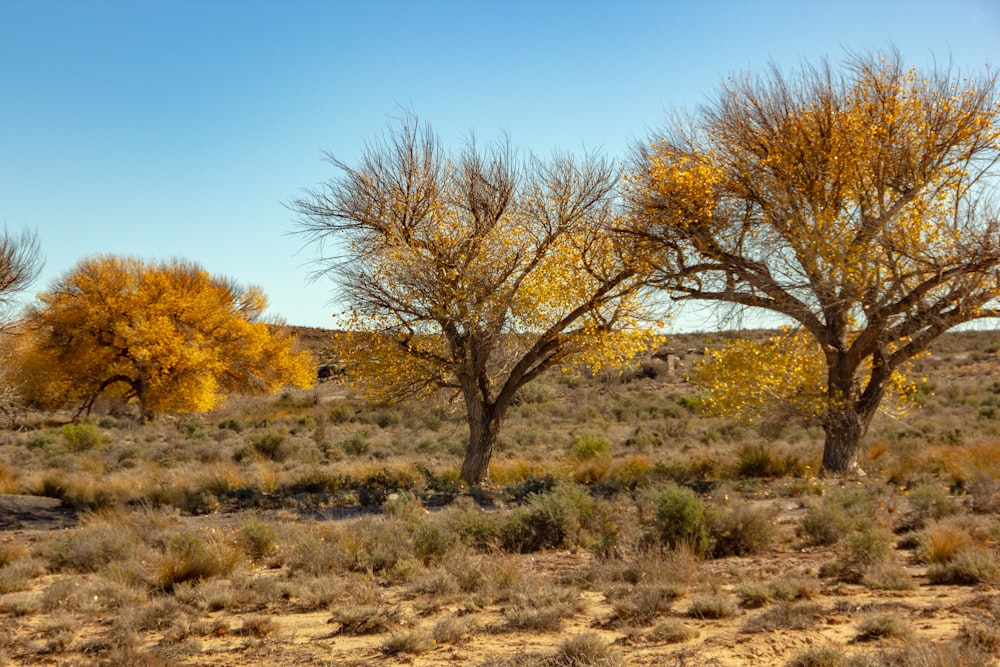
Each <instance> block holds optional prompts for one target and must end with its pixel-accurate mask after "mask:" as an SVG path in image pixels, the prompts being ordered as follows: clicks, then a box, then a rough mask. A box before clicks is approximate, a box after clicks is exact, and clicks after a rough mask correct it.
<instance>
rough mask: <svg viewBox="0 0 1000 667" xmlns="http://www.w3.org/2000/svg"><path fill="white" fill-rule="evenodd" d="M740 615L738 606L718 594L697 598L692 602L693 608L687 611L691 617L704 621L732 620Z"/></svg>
mask: <svg viewBox="0 0 1000 667" xmlns="http://www.w3.org/2000/svg"><path fill="white" fill-rule="evenodd" d="M738 613H739V608H738V607H737V606H736V603H734V602H733V600H732V599H730V598H728V597H726V596H724V595H719V594H718V593H716V594H713V595H707V596H704V597H700V598H695V599H694V600H692V601H691V606H690V607H688V610H687V615H688V616H689V617H691V618H699V619H702V620H706V619H710V620H718V619H720V618H730V617H732V616H735V615H736V614H738Z"/></svg>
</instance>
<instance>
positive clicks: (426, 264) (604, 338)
mask: <svg viewBox="0 0 1000 667" xmlns="http://www.w3.org/2000/svg"><path fill="white" fill-rule="evenodd" d="M331 161H332V163H333V164H334V166H335V167H337V168H338V170H339V171H340V172H341V175H340V177H339V178H338V179H336V180H334V181H331V182H330V183H329V184H327V186H326V187H325V188H323V189H320V190H316V191H312V192H309V193H308V196H307V197H304V198H301V199H298V200H296V201H295V202H293V204H292V207H293V208H294V209H295V210H296V211H297V212H298V213H299V216H300V230H301V232H302V233H304V234H305V235H306V236H307V237H308V238H310V239H311V240H313V241H315V242H318V243H323V242H324V241H332V242H335V243H336V244H337V249H338V253H339V254H338V255H336V256H334V257H331V258H326V259H323V260H321V262H322V265H321V266H322V268H321V271H322V272H325V273H329V274H330V275H332V276H333V277H334V278H335V279H336V281H337V283H338V284H339V285H340V287H341V289H342V297H343V299H344V302H345V303H347V304H349V305H350V310H349V312H348V314H347V316H346V317H345V319H344V323H343V326H344V328H345V329H347V330H348V331H349V332H350V333H349V334H348V335H347V336H346V337H345V338H346V340H348V341H350V344H349V345H347V355H348V356H349V357H350V360H351V361H352V362H353V363H352V376H353V377H354V378H355V379H356V380H357V381H359V382H360V384H361V385H362V386H363V388H364V389H365V390H366V391H367V393H368V394H369V396H371V397H373V398H378V399H395V398H404V397H410V396H414V395H417V394H419V393H422V392H433V391H437V390H440V389H444V390H448V391H451V392H454V393H456V394H458V395H459V396H461V397H462V399H463V401H464V403H465V409H466V418H467V421H468V424H469V441H468V447H467V449H466V456H465V461H464V463H463V465H462V477H463V478H464V479H465V480H466V481H467V482H468V483H469V484H473V485H475V484H479V483H481V482H482V481H483V480H485V479H486V477H487V474H488V472H489V465H490V460H491V458H492V456H493V450H494V446H495V445H496V441H497V436H498V434H499V431H500V426H501V424H502V423H503V420H504V417H505V415H506V413H507V410H508V408H509V407H510V406H511V404H512V402H513V399H514V396H515V394H516V393H517V391H518V389H520V388H521V387H522V386H524V385H525V384H526V383H528V382H531V381H532V380H534V379H535V378H537V377H539V376H540V375H541V374H543V373H545V372H546V371H548V370H550V369H552V368H556V367H559V366H564V365H566V364H573V363H581V362H582V363H589V364H590V365H592V366H600V365H602V364H605V363H619V362H621V361H623V360H625V359H628V358H630V357H631V356H632V355H633V354H634V353H635V352H636V351H637V350H639V349H640V348H641V347H643V346H644V345H646V344H648V340H647V335H648V332H647V330H646V329H645V328H644V316H645V313H646V308H645V304H644V302H643V299H642V295H641V293H640V289H641V287H642V282H641V279H640V277H639V276H638V275H637V274H636V272H635V271H634V269H633V267H632V265H631V264H630V263H629V261H630V260H629V258H630V257H632V248H629V247H624V244H626V243H631V239H626V238H625V237H615V236H614V235H612V234H610V233H609V232H610V230H611V229H612V228H613V227H615V226H617V225H620V224H621V222H620V219H619V210H618V209H619V206H618V198H617V192H616V180H617V176H616V169H615V167H614V166H613V165H612V164H610V163H609V162H606V161H603V160H598V159H594V158H588V159H585V160H583V161H579V162H578V161H575V160H573V159H571V158H569V157H564V156H558V157H556V158H554V159H553V160H552V161H550V162H542V161H540V160H536V159H534V158H529V159H528V160H526V161H525V162H523V163H522V162H520V161H519V160H517V159H516V157H515V156H514V154H513V153H512V151H511V150H510V148H509V146H508V145H507V144H506V143H505V142H502V143H498V144H496V145H494V146H492V147H491V149H490V150H489V151H487V152H485V153H481V152H479V151H478V150H477V149H476V147H475V145H473V144H471V142H470V145H468V146H467V148H466V150H465V151H463V152H462V154H461V155H459V156H452V155H447V154H445V153H444V152H443V151H442V149H441V147H440V144H439V141H438V139H437V138H436V137H435V136H434V135H433V134H432V133H431V132H430V130H429V129H428V128H426V127H424V128H421V127H420V126H419V124H418V123H417V121H416V119H415V118H414V117H413V116H412V115H407V116H406V117H405V118H403V119H402V121H401V123H400V126H399V127H398V128H394V129H392V130H391V131H390V132H389V133H388V135H387V137H386V139H385V140H384V141H381V142H378V143H374V144H370V145H368V146H367V148H366V150H365V152H364V154H363V157H362V159H361V162H360V165H359V166H357V167H350V166H348V165H346V164H344V163H342V162H340V161H338V160H336V159H333V158H331Z"/></svg>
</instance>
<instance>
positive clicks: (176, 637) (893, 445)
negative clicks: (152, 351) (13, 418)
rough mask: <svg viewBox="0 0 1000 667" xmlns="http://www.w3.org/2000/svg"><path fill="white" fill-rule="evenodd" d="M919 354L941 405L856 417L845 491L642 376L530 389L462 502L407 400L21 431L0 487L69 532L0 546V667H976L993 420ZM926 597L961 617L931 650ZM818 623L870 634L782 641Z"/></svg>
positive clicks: (3, 455) (447, 415)
mask: <svg viewBox="0 0 1000 667" xmlns="http://www.w3.org/2000/svg"><path fill="white" fill-rule="evenodd" d="M970 340H974V339H970ZM692 341H693V342H691V343H690V344H687V343H686V344H685V345H686V347H690V348H692V349H698V348H700V347H701V346H703V345H705V344H706V341H705V340H704V337H700V338H695V339H692ZM692 356H697V355H696V354H694V353H693V354H692ZM970 358H971V357H970ZM976 359H977V361H976V362H975V363H977V364H980V365H981V367H982V369H984V370H983V374H982V376H981V377H982V378H992V377H993V376H995V375H997V374H998V372H1000V363H998V364H993V359H992V357H988V358H987V357H982V358H978V357H977V358H976ZM922 363H924V364H925V367H924V368H922V370H921V372H922V373H926V374H927V375H928V376H930V377H931V380H930V382H929V384H936V387H937V389H936V390H932V389H926V391H925V394H926V397H925V403H926V408H925V410H924V411H922V412H917V413H914V415H913V416H912V417H911V418H909V419H908V420H906V421H905V422H899V421H885V422H880V421H876V423H875V424H874V425H873V427H872V434H871V442H872V443H874V445H877V446H873V447H872V448H871V450H870V453H871V454H873V455H872V456H871V457H870V458H866V459H865V461H864V462H863V465H864V466H865V468H866V470H867V471H868V477H867V479H866V480H864V481H839V480H829V479H819V478H817V477H816V476H815V474H814V473H813V472H812V471H814V470H815V469H816V464H817V460H816V459H817V457H818V452H819V447H820V443H821V439H822V433H821V432H820V431H818V430H817V429H810V428H805V427H799V426H796V425H791V424H790V425H787V426H786V427H785V428H784V429H782V430H780V431H779V432H777V433H775V432H773V431H769V432H768V433H766V434H765V433H763V432H762V431H759V430H757V429H755V428H754V427H752V426H751V427H748V426H743V425H735V424H731V423H728V422H725V421H724V420H719V419H712V418H707V417H704V416H701V415H698V414H697V413H696V412H694V411H693V410H692V406H693V405H694V403H695V399H694V397H693V396H692V389H693V388H692V387H691V386H690V385H688V384H686V383H683V382H682V381H681V377H679V376H678V377H674V378H669V377H667V376H666V375H657V376H655V377H651V376H650V375H649V374H648V373H647V371H648V370H651V369H652V367H650V369H646V370H644V371H642V372H639V371H638V370H636V371H635V372H631V373H625V374H623V375H618V374H617V373H614V374H599V375H598V376H596V377H589V376H587V375H585V374H579V375H578V374H572V373H571V374H567V375H566V376H561V377H551V378H543V379H542V380H540V381H539V383H538V384H537V386H534V387H532V390H531V391H530V392H527V393H526V394H525V396H523V397H519V402H518V405H517V406H515V407H514V409H513V410H512V412H511V414H510V415H509V418H508V422H507V424H506V425H505V431H504V434H503V436H502V442H501V448H500V451H499V452H498V455H497V459H496V463H495V466H494V468H493V477H492V479H491V483H490V484H489V485H487V486H486V487H485V488H483V489H479V490H475V491H473V492H470V491H469V490H468V489H466V488H465V487H464V486H463V484H462V483H461V481H460V480H459V478H458V474H457V469H458V464H459V462H460V459H461V453H462V448H463V446H464V443H463V437H464V435H463V427H462V422H461V416H460V414H456V413H453V412H449V411H448V410H447V409H442V407H441V406H440V405H437V404H433V403H430V402H428V403H421V402H413V403H410V404H407V405H404V406H399V407H387V406H372V405H367V404H365V403H364V402H362V401H360V400H357V399H354V398H351V397H348V398H343V395H342V393H341V390H340V389H339V388H338V389H336V390H333V389H331V391H330V393H329V394H325V393H324V391H325V390H316V391H313V392H304V393H292V394H289V395H288V396H283V397H276V398H260V399H241V400H239V401H234V402H232V403H231V404H230V405H228V406H226V407H224V408H223V409H221V410H219V411H218V412H216V413H212V414H209V415H205V416H204V417H201V418H198V419H193V420H189V419H180V420H175V421H167V420H163V421H159V422H154V423H152V424H145V425H136V424H131V423H128V422H127V421H123V420H112V419H101V420H99V421H94V422H90V423H87V424H86V425H85V428H82V429H70V430H68V431H66V432H64V431H63V428H62V427H63V424H62V423H61V422H59V421H58V419H59V417H58V416H54V417H53V416H44V417H38V418H36V419H37V421H35V422H32V424H31V425H30V427H29V429H30V430H26V431H9V432H8V431H5V432H0V437H2V438H3V441H2V443H3V446H2V447H0V492H3V491H8V492H15V493H24V492H29V493H44V494H47V495H50V496H52V497H56V498H59V499H61V500H62V501H63V503H64V505H63V508H62V509H60V510H59V512H63V513H64V514H63V516H65V517H67V518H68V520H69V525H68V526H67V527H61V528H53V529H51V530H49V529H46V530H35V531H28V532H24V533H22V532H14V531H6V532H2V533H0V664H3V661H4V660H6V662H7V663H10V664H20V663H25V664H27V663H31V662H32V661H34V662H41V661H46V660H47V661H49V662H51V663H53V664H108V665H111V664H140V665H141V664H151V665H157V664H165V662H166V661H170V664H171V665H172V666H181V665H189V664H190V665H194V664H205V663H206V662H210V661H211V660H212V659H216V658H218V657H219V656H225V658H224V659H225V660H229V661H230V662H241V663H245V664H279V665H288V664H291V663H292V662H293V661H296V660H298V661H300V663H301V664H307V663H309V662H310V661H311V662H313V663H316V664H319V663H320V662H323V661H326V663H329V662H330V661H331V660H334V661H337V660H339V661H340V662H341V663H343V664H352V663H351V661H352V660H353V661H355V663H354V664H360V663H357V660H358V659H359V658H357V657H356V655H354V654H350V653H348V652H347V651H348V649H346V648H341V647H343V646H347V645H348V644H350V645H352V646H363V647H365V648H364V649H363V651H367V653H364V656H366V657H364V658H360V660H400V661H412V662H413V664H416V665H421V664H425V662H434V663H435V664H437V662H438V661H440V660H449V661H452V662H455V664H462V663H464V664H492V665H501V664H505V665H507V664H509V665H515V664H516V665H544V666H545V667H557V666H560V665H570V664H573V665H584V664H601V665H616V664H626V662H628V663H629V664H634V663H643V662H649V661H650V660H652V658H651V657H650V656H656V659H657V660H662V661H667V662H671V664H672V663H673V662H680V661H682V658H683V660H686V661H687V664H691V665H697V664H710V661H712V660H714V661H716V664H741V662H740V661H741V660H744V661H745V660H746V657H745V656H743V657H740V656H739V654H738V653H737V650H738V648H739V647H740V646H744V645H745V644H744V643H745V642H750V643H752V642H757V641H764V640H763V639H761V638H760V637H757V635H760V636H761V637H767V636H768V635H774V636H778V635H780V636H781V637H782V638H785V637H788V641H787V645H786V646H785V649H784V653H782V655H781V657H780V661H779V664H786V663H787V664H795V665H818V666H822V665H847V664H853V665H862V664H870V665H876V664H886V665H888V664H894V665H920V664H928V665H929V664H942V665H944V664H956V665H959V664H963V665H964V664H986V663H985V662H979V663H975V662H969V661H966V662H961V661H960V660H959V659H958V658H956V657H955V656H957V655H959V654H960V650H959V649H960V648H962V647H964V649H965V652H966V654H967V655H971V656H984V655H989V654H993V655H996V654H997V653H998V649H997V646H998V645H1000V642H998V640H997V634H998V633H997V630H996V627H998V623H1000V613H998V618H993V617H991V616H989V614H990V613H992V612H989V610H990V609H992V608H993V606H991V605H992V603H990V602H989V601H988V600H987V601H985V602H983V605H985V606H982V607H979V606H974V605H972V604H971V603H970V604H969V605H968V606H963V604H962V600H965V599H967V598H972V597H975V596H979V598H982V599H984V600H985V598H983V596H985V595H987V593H988V592H989V591H991V590H992V589H989V588H988V586H990V585H993V584H995V583H997V582H998V581H1000V560H998V557H997V548H996V541H997V538H998V537H1000V534H998V532H997V530H996V529H995V525H996V514H997V512H998V511H1000V485H998V483H997V482H996V475H997V474H998V473H1000V463H998V461H1000V453H998V452H1000V447H998V446H997V445H996V444H995V433H994V430H997V425H996V424H995V423H994V422H995V421H996V420H993V419H991V418H987V417H981V416H977V414H978V413H979V411H980V408H982V407H983V406H984V405H986V404H988V403H989V401H993V402H994V403H996V395H997V394H996V392H994V391H993V390H992V388H991V387H992V383H993V382H994V381H993V380H992V379H989V380H988V381H987V380H985V379H975V378H973V376H971V375H969V365H966V366H963V367H962V368H963V371H962V374H961V375H960V374H958V373H954V374H950V371H949V368H948V366H947V362H946V361H944V360H941V361H937V360H936V359H934V358H933V357H932V358H931V359H930V360H923V361H922ZM653 370H655V369H653ZM661 371H662V369H661ZM986 371H989V372H986ZM995 371H996V372H995ZM659 372H660V371H657V373H659ZM970 378H971V379H970ZM67 433H68V434H69V435H68V437H67V435H66V434H67ZM928 443H932V444H930V445H928ZM74 512H75V514H74ZM77 517H79V518H81V519H82V520H81V521H80V523H79V524H74V523H72V521H73V520H75V518H77ZM904 545H907V546H908V548H909V549H912V551H901V550H900V548H901V547H902V546H904ZM823 563H827V565H823ZM791 564H793V565H791ZM820 573H822V574H823V575H829V576H828V577H826V578H820V577H819V576H818V575H819V574H820ZM925 575H926V577H927V581H929V585H921V586H920V587H919V588H914V586H915V582H917V581H924V579H923V577H924V576H925ZM953 584H962V585H977V586H978V587H977V588H966V589H962V590H960V591H958V592H955V590H954V589H953V588H952V585H953ZM982 585H986V586H987V587H982ZM939 596H951V597H948V598H947V599H948V602H947V609H954V610H961V611H960V612H959V611H956V612H955V613H956V614H959V613H960V614H961V615H962V622H963V623H964V625H963V626H962V627H963V629H962V630H961V631H960V632H958V633H957V635H956V636H940V635H939V634H936V635H934V639H935V643H934V644H930V643H926V642H924V641H923V639H924V638H926V636H927V635H928V633H929V632H931V631H932V630H928V628H934V627H935V626H936V625H940V624H937V623H936V621H937V620H939V619H941V618H943V614H944V612H943V611H942V610H943V609H945V604H946V603H944V602H940V599H941V598H940V597H939ZM963 596H964V597H963ZM897 597H898V598H900V599H903V600H905V601H906V604H910V605H913V607H914V609H917V608H920V609H921V613H922V614H924V615H925V616H926V617H927V618H928V620H927V621H926V622H924V621H923V620H921V622H920V623H916V622H914V624H913V626H909V625H906V624H904V626H903V627H893V626H892V625H891V624H888V623H887V622H886V621H885V620H884V619H882V618H881V617H882V616H883V615H882V614H881V609H882V608H881V607H878V606H877V601H884V600H887V599H888V600H893V599H896V598H897ZM682 598H683V599H682ZM979 598H977V599H979ZM737 603H738V604H737ZM977 604H978V603H977ZM920 605H924V606H922V607H921V606H920ZM935 605H937V606H935ZM998 608H1000V607H998ZM913 613H914V616H913V617H914V618H916V617H917V616H916V612H915V611H914V612H913ZM279 618H280V624H279V621H278V619H279ZM310 619H312V620H310ZM327 621H329V622H328V623H327ZM300 622H301V623H309V622H315V624H316V625H314V626H310V629H308V630H302V631H299V630H293V631H291V632H285V631H282V629H283V628H285V627H286V624H290V625H292V626H293V627H294V625H295V624H296V623H300ZM838 627H842V628H843V629H844V630H847V631H848V632H846V633H845V632H841V634H842V635H844V634H847V635H849V634H850V631H849V629H850V628H856V635H857V637H858V638H859V639H864V640H870V642H863V643H862V644H853V643H849V639H850V637H848V638H847V639H844V643H843V646H833V647H829V648H827V649H822V648H815V649H812V650H809V651H802V650H801V649H802V648H803V644H802V643H801V641H800V640H801V638H802V637H805V636H807V635H809V636H811V635H810V633H816V631H817V628H824V629H831V628H832V629H834V630H836V628H838ZM934 632H937V631H934ZM952 632H954V629H953V630H952ZM307 636H308V637H310V638H316V639H311V641H309V642H303V641H301V640H302V638H303V637H307ZM334 638H335V639H334ZM904 640H905V641H908V642H911V643H910V644H908V645H906V646H902V647H900V646H898V643H899V642H900V641H904ZM824 641H825V640H824ZM355 642H356V643H355ZM615 642H617V643H615ZM797 642H798V643H797ZM880 642H881V643H880ZM883 643H884V646H883ZM484 645H488V646H490V647H492V649H491V650H494V651H496V650H500V651H502V652H506V653H507V655H497V656H496V657H495V658H492V659H489V658H487V657H486V655H485V654H484V653H483V652H482V651H483V650H485V649H483V648H482V646H484ZM514 646H518V647H522V646H525V647H527V648H525V649H523V650H522V649H521V648H518V649H516V652H515V649H513V648H511V647H514ZM727 646H729V647H732V650H731V652H729V653H726V650H729V649H726V648H725V647H727ZM497 647H499V649H498V648H497ZM358 650H362V649H358ZM769 650H770V649H769ZM286 653H287V655H285V654H286ZM380 655H393V656H396V657H393V658H381V657H380ZM769 655H771V654H769ZM331 656H336V657H335V658H331ZM452 656H454V657H452ZM219 659H221V658H219ZM768 659H770V658H768ZM775 659H776V660H778V658H775ZM963 659H964V658H963ZM699 660H701V661H702V662H698V661H699ZM789 660H791V663H788V661H789ZM861 660H865V661H867V662H861ZM935 660H937V662H934V661H935ZM851 661H853V662H851ZM949 661H950V662H949ZM744 664H745V663H744Z"/></svg>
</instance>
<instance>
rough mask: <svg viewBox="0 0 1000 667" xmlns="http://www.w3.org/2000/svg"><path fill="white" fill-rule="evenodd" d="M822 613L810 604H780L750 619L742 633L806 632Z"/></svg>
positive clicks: (817, 606) (818, 608)
mask: <svg viewBox="0 0 1000 667" xmlns="http://www.w3.org/2000/svg"><path fill="white" fill-rule="evenodd" d="M822 612H823V608H822V607H820V606H819V605H818V604H815V603H812V602H787V601H786V602H780V603H779V604H777V605H775V606H773V607H771V608H770V609H767V610H765V611H764V612H763V613H761V614H758V615H757V616H755V617H754V618H752V619H750V620H749V621H748V622H747V623H746V625H744V626H743V632H744V633H746V634H754V633H757V632H767V631H770V630H806V629H808V628H811V627H812V626H814V625H815V624H816V623H817V621H818V619H819V618H820V616H821V614H822Z"/></svg>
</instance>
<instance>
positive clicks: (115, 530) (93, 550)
mask: <svg viewBox="0 0 1000 667" xmlns="http://www.w3.org/2000/svg"><path fill="white" fill-rule="evenodd" d="M135 549H136V538H135V537H134V536H133V535H130V534H129V533H128V532H127V531H123V530H122V527H121V526H120V525H114V524H112V523H107V522H99V523H93V524H88V525H84V526H81V527H79V528H76V529H74V530H71V531H70V532H69V533H67V534H65V535H60V536H57V537H55V538H53V539H52V540H50V541H49V543H48V545H47V549H46V551H47V556H48V561H49V564H50V565H51V566H52V568H53V569H56V570H75V571H77V572H96V571H97V570H99V569H101V568H102V567H105V566H106V565H108V564H109V563H112V562H115V561H125V560H128V559H129V558H131V557H132V555H133V554H134V553H135Z"/></svg>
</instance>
